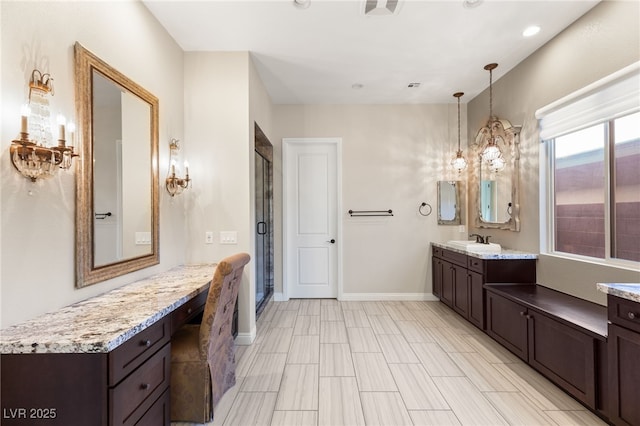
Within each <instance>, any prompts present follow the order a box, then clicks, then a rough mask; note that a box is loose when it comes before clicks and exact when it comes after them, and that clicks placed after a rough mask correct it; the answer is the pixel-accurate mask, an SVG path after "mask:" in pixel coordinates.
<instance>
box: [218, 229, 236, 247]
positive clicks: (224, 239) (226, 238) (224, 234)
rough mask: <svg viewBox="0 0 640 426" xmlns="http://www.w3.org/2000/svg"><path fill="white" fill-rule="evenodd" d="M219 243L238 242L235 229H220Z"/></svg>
mask: <svg viewBox="0 0 640 426" xmlns="http://www.w3.org/2000/svg"><path fill="white" fill-rule="evenodd" d="M220 244H238V232H237V231H221V232H220Z"/></svg>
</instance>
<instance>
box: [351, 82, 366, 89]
mask: <svg viewBox="0 0 640 426" xmlns="http://www.w3.org/2000/svg"><path fill="white" fill-rule="evenodd" d="M363 87H364V86H363V85H362V84H360V83H353V84H352V85H351V88H352V89H354V90H359V89H362V88H363Z"/></svg>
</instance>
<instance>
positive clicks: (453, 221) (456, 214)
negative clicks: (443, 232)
mask: <svg viewBox="0 0 640 426" xmlns="http://www.w3.org/2000/svg"><path fill="white" fill-rule="evenodd" d="M443 184H448V185H453V186H454V191H455V197H456V201H455V207H454V211H455V212H454V217H453V219H451V220H448V219H443V218H442V192H443V191H442V185H443ZM461 185H462V182H460V181H454V182H449V181H442V180H439V181H438V225H460V224H461V223H462V218H461V214H460V205H461V204H462V202H461V198H462V191H461V190H460V187H461Z"/></svg>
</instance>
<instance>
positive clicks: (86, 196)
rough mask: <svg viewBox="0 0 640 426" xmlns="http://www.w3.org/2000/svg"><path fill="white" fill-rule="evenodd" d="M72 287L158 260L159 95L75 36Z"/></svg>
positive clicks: (110, 276)
mask: <svg viewBox="0 0 640 426" xmlns="http://www.w3.org/2000/svg"><path fill="white" fill-rule="evenodd" d="M75 77H76V107H77V116H78V122H79V127H80V128H79V134H80V144H81V151H82V157H81V158H82V161H81V162H79V164H80V165H79V171H78V176H77V179H76V196H77V199H76V287H85V286H88V285H90V284H94V283H97V282H100V281H104V280H108V279H111V278H114V277H117V276H120V275H124V274H127V273H130V272H133V271H136V270H139V269H142V268H147V267H149V266H152V265H155V264H157V263H159V258H160V253H159V229H158V228H159V221H158V219H159V213H158V212H159V207H158V99H157V98H156V97H155V96H154V95H152V94H151V93H150V92H148V91H147V90H145V89H144V88H142V87H141V86H139V85H138V84H136V83H135V82H133V81H132V80H130V79H129V78H127V77H126V76H125V75H123V74H122V73H120V72H118V71H117V70H116V69H114V68H113V67H111V66H110V65H109V64H107V63H106V62H104V61H103V60H101V59H100V58H98V57H97V56H96V55H94V54H93V53H91V52H90V51H88V50H87V49H85V48H84V47H83V46H82V45H80V44H79V43H76V45H75Z"/></svg>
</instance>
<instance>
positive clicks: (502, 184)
mask: <svg viewBox="0 0 640 426" xmlns="http://www.w3.org/2000/svg"><path fill="white" fill-rule="evenodd" d="M492 124H493V135H494V137H495V141H496V145H497V146H498V148H499V149H500V152H501V157H500V158H499V159H498V160H499V161H495V162H493V163H490V162H487V161H483V159H482V155H481V153H482V150H483V149H484V147H485V145H486V142H485V141H486V135H485V134H483V131H484V130H488V127H487V128H485V129H482V130H481V131H480V132H479V133H478V136H477V137H476V143H475V144H474V146H473V147H472V149H473V152H475V154H476V155H475V163H474V168H473V174H474V178H475V179H474V180H475V184H476V185H477V187H476V189H477V191H476V226H478V227H479V228H493V229H506V230H510V231H520V201H519V191H520V188H519V176H520V150H519V143H520V127H517V126H512V125H511V123H509V122H508V121H507V120H497V119H496V120H495V122H493V123H492Z"/></svg>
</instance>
